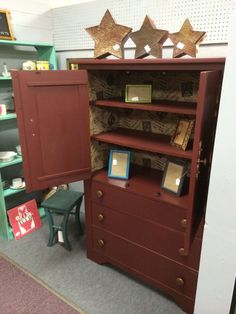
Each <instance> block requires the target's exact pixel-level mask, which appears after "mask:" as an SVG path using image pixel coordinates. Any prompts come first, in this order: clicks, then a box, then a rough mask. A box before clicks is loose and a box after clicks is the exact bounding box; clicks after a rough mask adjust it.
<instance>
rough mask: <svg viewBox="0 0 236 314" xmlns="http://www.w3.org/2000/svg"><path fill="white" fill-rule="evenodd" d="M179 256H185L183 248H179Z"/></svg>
mask: <svg viewBox="0 0 236 314" xmlns="http://www.w3.org/2000/svg"><path fill="white" fill-rule="evenodd" d="M179 255H180V256H185V252H184V248H183V247H181V248H180V249H179Z"/></svg>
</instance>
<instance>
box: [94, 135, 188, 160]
mask: <svg viewBox="0 0 236 314" xmlns="http://www.w3.org/2000/svg"><path fill="white" fill-rule="evenodd" d="M92 138H93V139H95V140H97V141H100V142H105V143H110V144H114V145H119V146H124V147H129V148H133V149H138V150H143V151H148V152H152V153H160V154H164V155H169V156H175V157H179V158H185V159H192V151H191V150H187V151H183V150H180V149H177V148H175V147H173V146H171V145H170V137H169V136H166V135H161V134H154V133H149V132H142V131H137V130H130V129H117V130H114V131H109V132H105V133H100V134H97V135H92Z"/></svg>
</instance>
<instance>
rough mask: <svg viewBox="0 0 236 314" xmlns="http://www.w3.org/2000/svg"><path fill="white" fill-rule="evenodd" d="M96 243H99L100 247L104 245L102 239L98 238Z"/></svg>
mask: <svg viewBox="0 0 236 314" xmlns="http://www.w3.org/2000/svg"><path fill="white" fill-rule="evenodd" d="M98 245H99V246H100V247H104V246H105V242H104V240H102V239H99V240H98Z"/></svg>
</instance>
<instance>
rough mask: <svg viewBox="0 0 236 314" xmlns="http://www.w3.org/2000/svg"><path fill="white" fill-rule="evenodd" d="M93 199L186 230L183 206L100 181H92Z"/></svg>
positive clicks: (170, 226)
mask: <svg viewBox="0 0 236 314" xmlns="http://www.w3.org/2000/svg"><path fill="white" fill-rule="evenodd" d="M92 200H93V202H95V203H97V204H100V205H103V206H107V207H109V208H113V209H115V210H118V211H120V212H124V213H128V214H131V215H133V216H137V217H142V218H143V219H146V220H150V221H154V222H157V223H159V224H161V225H165V226H167V227H169V228H172V229H176V230H179V231H184V226H183V220H184V219H185V218H186V211H185V210H184V209H182V208H178V207H175V206H171V205H169V204H165V203H162V202H158V201H153V200H151V199H148V198H144V197H142V196H139V195H136V194H134V193H130V192H129V191H125V190H124V191H122V190H121V189H119V188H114V187H110V186H108V185H105V184H102V183H98V182H92Z"/></svg>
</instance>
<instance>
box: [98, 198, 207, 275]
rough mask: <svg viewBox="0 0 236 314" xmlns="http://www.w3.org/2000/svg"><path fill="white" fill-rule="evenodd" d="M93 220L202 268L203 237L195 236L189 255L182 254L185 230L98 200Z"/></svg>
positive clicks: (183, 261)
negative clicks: (115, 208) (173, 227)
mask: <svg viewBox="0 0 236 314" xmlns="http://www.w3.org/2000/svg"><path fill="white" fill-rule="evenodd" d="M92 223H93V225H96V226H97V227H99V228H102V229H104V230H106V231H109V232H112V233H114V234H117V235H119V236H122V237H124V238H126V239H128V240H129V241H131V242H134V243H136V244H139V245H141V246H143V247H145V248H148V249H151V250H154V251H156V252H157V253H159V254H162V255H165V256H166V257H168V258H171V259H174V260H176V261H178V262H179V263H183V264H184V265H186V266H188V267H191V268H194V269H196V270H198V267H199V259H200V251H201V241H200V239H195V240H194V243H193V245H192V248H191V252H190V254H189V255H188V256H182V255H181V248H182V247H183V243H184V238H183V237H184V236H183V233H182V232H179V231H174V230H171V229H169V228H166V227H163V226H161V225H159V224H155V223H152V222H150V221H148V220H143V219H140V218H138V217H136V216H131V215H129V214H125V213H121V212H119V211H117V210H112V209H110V208H107V207H105V206H101V205H98V204H96V203H93V204H92Z"/></svg>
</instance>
